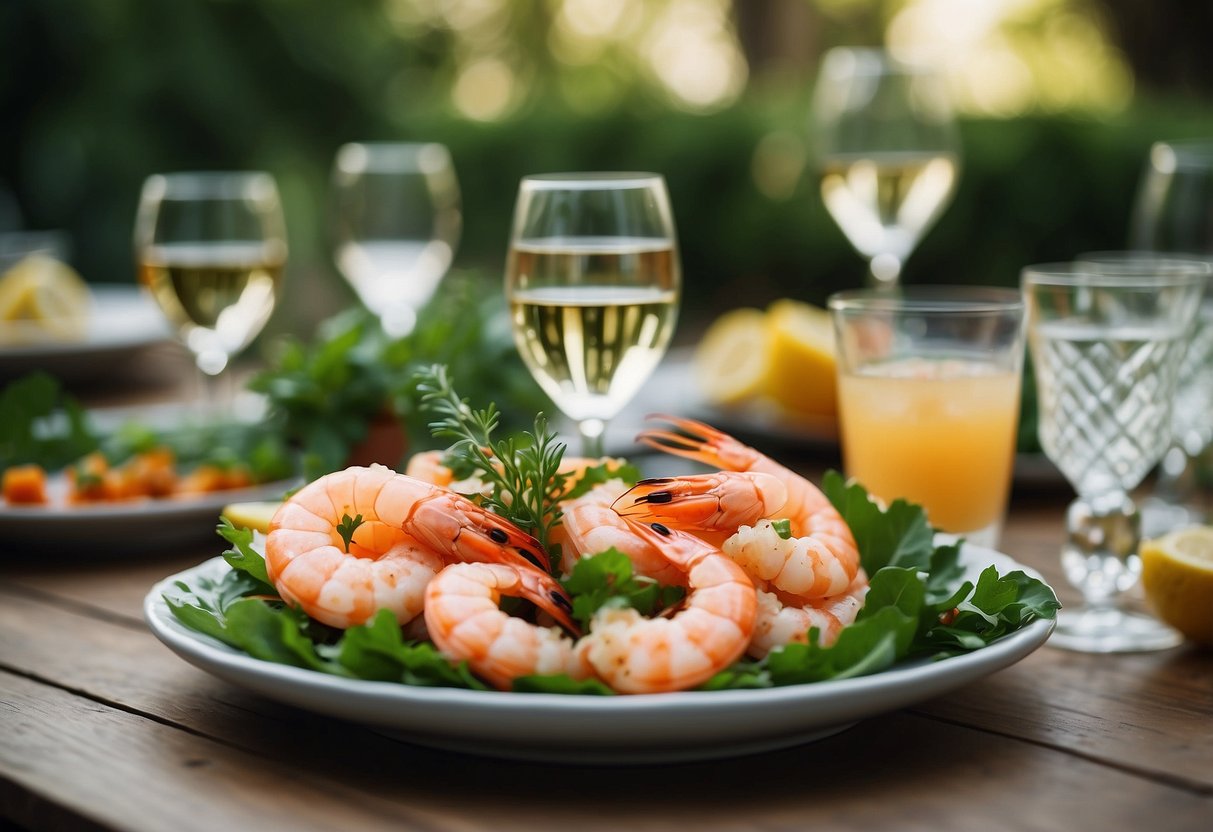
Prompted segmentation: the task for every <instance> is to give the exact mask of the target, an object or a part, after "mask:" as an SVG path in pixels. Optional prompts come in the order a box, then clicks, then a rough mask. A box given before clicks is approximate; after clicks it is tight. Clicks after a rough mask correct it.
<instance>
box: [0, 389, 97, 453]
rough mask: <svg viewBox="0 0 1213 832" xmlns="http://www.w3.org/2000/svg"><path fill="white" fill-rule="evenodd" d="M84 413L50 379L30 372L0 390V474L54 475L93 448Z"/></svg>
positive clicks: (94, 444) (93, 438)
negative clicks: (33, 468)
mask: <svg viewBox="0 0 1213 832" xmlns="http://www.w3.org/2000/svg"><path fill="white" fill-rule="evenodd" d="M97 444H98V440H97V436H96V434H95V433H94V431H93V429H92V427H91V426H90V425H89V423H88V418H87V417H86V415H85V413H84V408H82V407H81V406H80V404H79V403H78V402H77V401H76V400H75V399H73V398H72V397H71V396H69V395H67V393H66V392H64V390H63V388H62V386H61V385H60V384H59V382H58V381H57V380H56V379H55V378H54V377H53V376H50V375H48V374H47V373H44V372H35V373H31V374H29V375H27V376H24V377H22V378H20V379H18V380H17V381H14V382H12V383H11V384H8V385H6V386H5V387H4V390H3V391H0V470H3V469H5V468H8V467H9V466H11V465H28V464H33V465H41V466H42V467H43V468H46V469H48V470H56V469H59V468H62V467H63V466H64V465H67V464H68V463H69V462H73V461H74V460H77V459H79V458H80V457H82V456H84V455H85V454H87V453H90V452H92V451H94V450H96V449H97Z"/></svg>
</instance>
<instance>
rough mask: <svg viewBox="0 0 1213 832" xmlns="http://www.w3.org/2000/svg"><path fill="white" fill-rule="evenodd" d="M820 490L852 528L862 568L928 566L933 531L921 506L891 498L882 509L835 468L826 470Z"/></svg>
mask: <svg viewBox="0 0 1213 832" xmlns="http://www.w3.org/2000/svg"><path fill="white" fill-rule="evenodd" d="M821 490H822V491H823V492H824V493H825V495H826V497H827V498H828V499H829V500H830V502H831V503H833V504H834V508H836V509H838V512H839V513H840V514H841V515H842V518H843V519H844V520H845V521H846V522H847V525H848V526H850V527H851V533H852V534H853V535H854V536H855V542H856V544H858V546H859V558H860V562H861V563H862V564H863V568H864V570H865V571H866V572H867V573H868V574H869V575H874V574H875V573H876V572H877V571H879V570H880V569H882V568H884V567H886V566H904V567H908V568H911V569H923V570H925V569H927V568H928V567H929V566H930V561H931V555H932V553H933V552H934V550H935V543H934V541H935V530H934V529H933V528H931V526H930V524H929V523H927V515H926V512H924V511H923V510H922V507H921V506H918V505H915V504H913V503H907V502H906V501H905V500H894V501H893V503H892V505H890V506H889V507H888V508H887V509H881V508H880V506H879V505H878V504H877V503H876V501H875V500H873V499H872V498H871V497H870V496H869V495H868V492H867V491H866V490H865V489H864V487H863V486H862V485H860V484H858V483H851V484H849V485H848V484H847V482H846V481H845V480H844V479H843V478H842V475H841V474H839V473H838V472H837V471H827V472H826V475H825V477H823V478H822V481H821Z"/></svg>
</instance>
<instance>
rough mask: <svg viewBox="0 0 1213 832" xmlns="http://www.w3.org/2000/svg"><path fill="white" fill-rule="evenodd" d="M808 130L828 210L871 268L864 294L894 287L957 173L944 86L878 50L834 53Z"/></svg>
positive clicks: (819, 84) (948, 194)
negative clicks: (874, 288) (868, 287)
mask: <svg viewBox="0 0 1213 832" xmlns="http://www.w3.org/2000/svg"><path fill="white" fill-rule="evenodd" d="M812 123H813V127H812V129H813V138H814V140H815V144H816V155H817V162H818V167H819V169H820V173H821V197H822V200H823V201H824V203H825V206H826V210H827V211H829V213H830V216H831V217H833V218H834V221H835V222H836V223H838V227H839V228H841V229H842V233H843V234H845V235H846V237H847V239H848V240H849V241H850V242H851V245H853V246H854V247H855V249H856V251H858V252H859V253H860V254H862V255H863V256H864V257H866V258H867V259H868V267H869V272H868V279H869V283H870V285H873V286H893V285H896V284H897V282H898V280H899V279H900V276H901V270H902V266H904V265H905V261H906V258H908V257H909V256H910V253H911V252H912V251H913V250H914V248H915V247H916V246H917V245H918V241H919V240H920V239H922V236H923V235H924V234H925V233H926V232H927V230H928V229H929V228H930V227H931V225H932V224H933V223H934V222H935V220H936V218H938V216H939V215H940V213H942V211H943V209H944V207H945V206H946V205H947V204H948V201H949V200H950V199H951V198H952V191H953V189H954V187H955V185H956V178H957V175H958V172H959V170H960V141H959V138H958V134H957V132H956V128H955V124H954V122H953V116H952V110H951V107H950V104H949V101H948V97H947V93H946V89H945V86H944V83H943V78H942V77H941V76H940V75H939V74H938V73H936V72H933V71H931V70H930V69H929V68H927V67H922V66H912V65H909V64H906V63H903V62H900V61H897V60H895V59H894V58H893V57H892V56H891V55H889V54H888V53H887V52H885V51H883V50H880V49H860V48H853V47H838V48H835V49H831V50H830V51H829V52H827V53H826V55H825V57H824V58H823V60H822V63H821V71H820V72H819V74H818V76H817V86H816V89H815V91H814V94H813V116H812Z"/></svg>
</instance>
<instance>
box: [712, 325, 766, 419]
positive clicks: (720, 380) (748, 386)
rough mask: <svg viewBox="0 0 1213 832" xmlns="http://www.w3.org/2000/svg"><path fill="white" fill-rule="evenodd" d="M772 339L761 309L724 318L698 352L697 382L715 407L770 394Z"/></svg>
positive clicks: (713, 326)
mask: <svg viewBox="0 0 1213 832" xmlns="http://www.w3.org/2000/svg"><path fill="white" fill-rule="evenodd" d="M770 363H771V339H770V337H769V332H768V329H767V321H766V314H765V313H764V312H763V311H762V310H760V309H750V308H742V309H734V310H733V311H731V312H726V313H725V314H723V315H721V316H720V317H719V318H717V319H716V320H715V321H713V322H712V325H711V326H709V327H708V330H707V332H705V333H704V336H703V340H702V341H700V342H699V347H698V348H697V349H696V350H695V363H694V369H695V378H696V380H697V381H698V382H699V386H700V389H702V390H703V392H704V395H706V396H707V397H708V399H709V400H710V401H711V402H713V403H714V404H720V405H730V404H738V403H740V402H743V401H745V400H746V399H749V398H752V397H754V396H758V395H760V394H762V393H763V392H765V390H766V379H767V371H768V368H769V367H770Z"/></svg>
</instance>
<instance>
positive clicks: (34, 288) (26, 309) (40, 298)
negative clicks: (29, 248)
mask: <svg viewBox="0 0 1213 832" xmlns="http://www.w3.org/2000/svg"><path fill="white" fill-rule="evenodd" d="M90 302H91V295H90V293H89V289H88V284H86V283H85V282H84V280H83V279H81V277H80V275H79V274H77V273H76V271H75V269H73V268H72V267H71V266H69V265H67V264H66V263H64V262H62V261H61V260H56V259H55V258H54V257H50V256H48V255H46V254H31V255H29V256H28V257H25V258H23V259H22V260H20V261H19V262H18V263H17V264H16V265H15V266H13V267H12V268H10V269H9V270H8V271H6V272H5V273H4V275H3V276H0V324H3V325H4V326H3V328H4V329H5V330H6V332H7V333H8V335H9V336H10V338H15V339H17V340H39V339H45V338H49V339H52V340H58V341H70V340H77V339H80V338H83V337H84V336H85V334H86V331H87V327H88V315H89V305H90Z"/></svg>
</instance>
